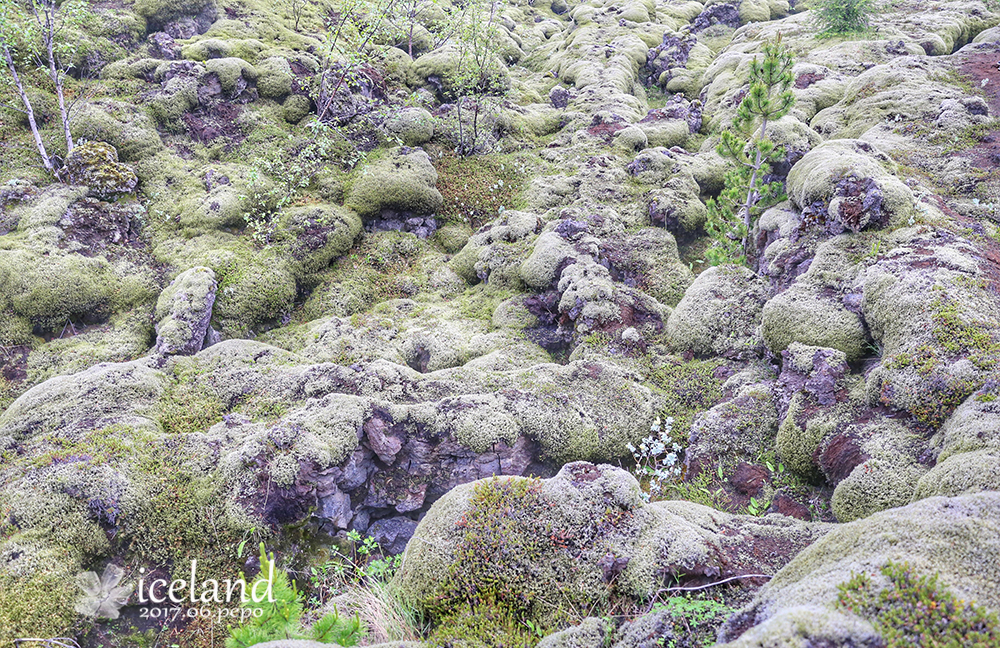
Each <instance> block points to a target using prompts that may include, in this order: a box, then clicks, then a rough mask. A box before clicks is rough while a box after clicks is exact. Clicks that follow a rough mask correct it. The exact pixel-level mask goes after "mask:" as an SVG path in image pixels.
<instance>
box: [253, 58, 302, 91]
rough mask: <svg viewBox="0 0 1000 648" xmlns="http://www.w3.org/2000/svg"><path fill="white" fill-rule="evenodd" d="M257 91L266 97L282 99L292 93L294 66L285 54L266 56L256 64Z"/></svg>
mask: <svg viewBox="0 0 1000 648" xmlns="http://www.w3.org/2000/svg"><path fill="white" fill-rule="evenodd" d="M255 67H256V72H257V92H259V93H260V96H261V97H264V98H265V99H281V98H283V97H286V96H288V95H290V94H291V93H292V79H293V78H294V76H293V75H292V66H291V65H290V64H289V62H288V59H286V58H284V57H283V56H272V57H270V58H266V59H264V60H263V61H261V62H260V63H258V64H257V65H256V66H255Z"/></svg>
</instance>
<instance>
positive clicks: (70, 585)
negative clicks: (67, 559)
mask: <svg viewBox="0 0 1000 648" xmlns="http://www.w3.org/2000/svg"><path fill="white" fill-rule="evenodd" d="M0 547H2V545H0ZM75 576H76V575H75V574H72V573H69V570H67V569H65V568H59V567H55V566H53V567H51V568H49V569H47V570H44V571H39V572H36V573H34V574H32V575H31V576H26V577H16V576H12V575H10V574H5V573H3V572H0V646H4V647H7V646H13V645H14V640H15V639H23V638H25V637H65V636H66V635H67V634H69V629H70V627H71V626H72V625H73V622H74V621H76V618H77V614H76V612H75V611H74V610H73V606H74V604H75V603H76V601H77V595H78V592H79V590H78V589H77V587H76V584H75V581H74V578H75Z"/></svg>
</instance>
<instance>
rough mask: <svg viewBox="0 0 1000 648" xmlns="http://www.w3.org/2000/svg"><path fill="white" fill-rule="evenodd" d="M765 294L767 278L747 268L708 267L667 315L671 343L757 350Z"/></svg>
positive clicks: (728, 351)
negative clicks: (757, 331)
mask: <svg viewBox="0 0 1000 648" xmlns="http://www.w3.org/2000/svg"><path fill="white" fill-rule="evenodd" d="M767 294H768V288H767V286H766V285H765V283H764V282H763V281H762V280H761V279H760V277H758V276H757V275H756V274H754V273H753V272H751V271H749V270H747V269H746V268H742V267H738V266H714V267H711V268H709V269H707V270H705V271H704V272H702V273H701V274H700V275H698V277H697V278H696V279H695V281H694V283H693V284H691V286H690V287H689V288H688V289H687V291H686V292H685V293H684V297H683V299H681V301H680V302H679V303H678V304H677V307H676V308H675V309H674V310H673V312H672V313H671V314H670V318H669V319H668V320H667V335H669V336H670V345H671V347H673V348H675V349H678V350H684V351H686V350H691V351H694V352H695V353H696V354H699V355H724V356H736V357H740V356H744V355H747V354H751V353H753V354H755V353H756V352H755V350H756V349H757V348H758V346H759V344H760V340H759V338H758V337H757V333H756V330H757V327H758V324H759V322H760V316H761V309H762V307H763V306H764V302H765V301H766V298H767Z"/></svg>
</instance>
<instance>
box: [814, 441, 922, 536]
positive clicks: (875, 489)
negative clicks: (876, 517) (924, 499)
mask: <svg viewBox="0 0 1000 648" xmlns="http://www.w3.org/2000/svg"><path fill="white" fill-rule="evenodd" d="M925 472H927V469H926V468H924V467H923V466H920V465H914V464H911V463H908V462H907V460H906V459H905V458H904V459H902V460H899V459H898V458H896V457H886V458H879V459H869V460H868V461H866V462H864V463H863V464H860V465H858V466H857V467H855V468H854V470H852V471H851V474H850V475H848V476H847V477H846V478H845V479H844V480H843V481H841V482H840V483H839V484H837V488H836V489H834V491H833V497H832V498H831V500H830V507H831V508H832V509H833V514H834V515H835V516H836V517H837V520H838V521H840V522H851V521H854V520H860V519H862V518H865V517H868V516H869V515H871V514H872V513H877V512H878V511H884V510H886V509H890V508H895V507H897V506H903V505H905V504H908V503H909V502H910V500H911V499H912V497H913V491H914V489H915V488H916V485H917V481H918V480H919V479H920V477H921V476H922V475H923V474H924V473H925Z"/></svg>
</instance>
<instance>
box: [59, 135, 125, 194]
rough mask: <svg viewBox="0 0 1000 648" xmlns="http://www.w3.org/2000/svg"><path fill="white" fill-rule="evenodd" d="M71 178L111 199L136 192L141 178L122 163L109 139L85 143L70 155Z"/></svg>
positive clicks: (68, 159) (67, 159)
mask: <svg viewBox="0 0 1000 648" xmlns="http://www.w3.org/2000/svg"><path fill="white" fill-rule="evenodd" d="M66 172H67V174H68V177H69V181H70V182H72V183H74V184H81V185H86V186H87V187H88V188H89V189H90V192H91V193H92V194H94V195H95V196H99V197H101V198H110V197H113V196H118V195H121V194H129V193H133V192H134V191H135V188H136V186H137V185H138V184H139V178H138V177H137V176H136V175H135V172H134V171H133V170H132V169H130V168H128V167H127V166H125V165H124V164H120V163H119V162H118V151H117V150H115V147H113V146H111V145H110V144H108V143H107V142H84V143H83V144H80V145H79V146H75V147H74V148H73V151H72V152H71V153H70V154H69V155H68V156H67V157H66Z"/></svg>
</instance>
